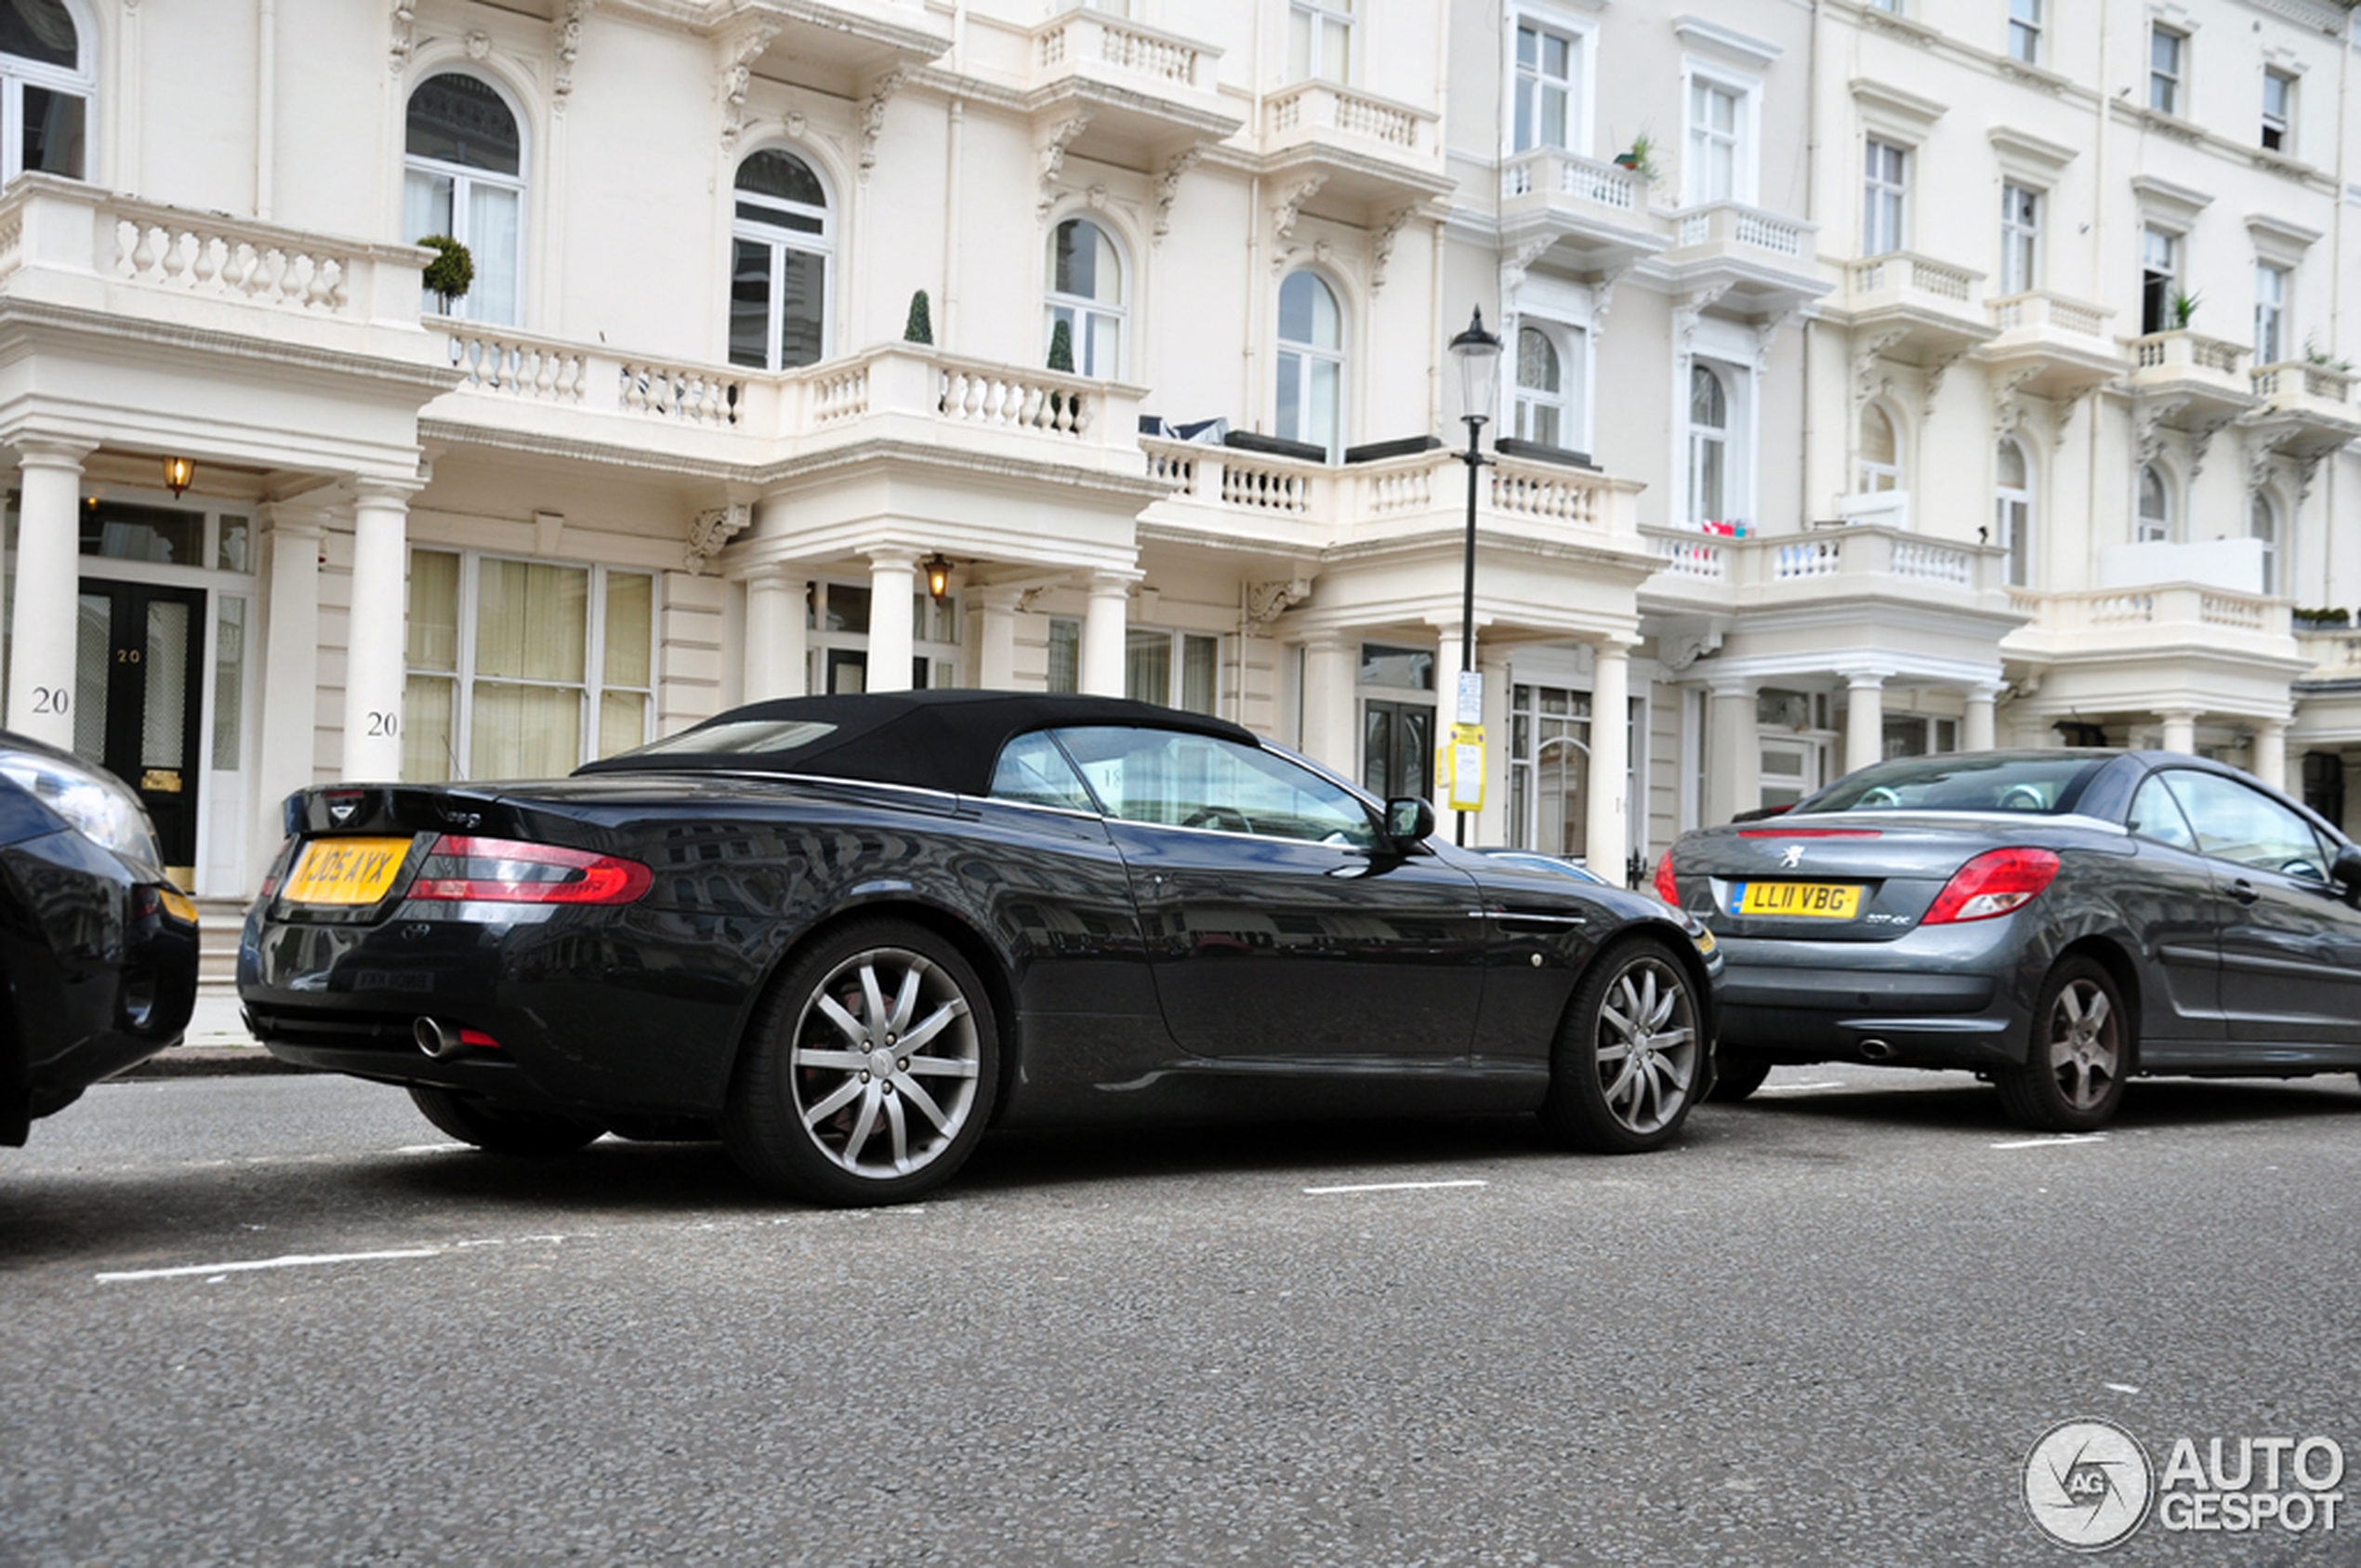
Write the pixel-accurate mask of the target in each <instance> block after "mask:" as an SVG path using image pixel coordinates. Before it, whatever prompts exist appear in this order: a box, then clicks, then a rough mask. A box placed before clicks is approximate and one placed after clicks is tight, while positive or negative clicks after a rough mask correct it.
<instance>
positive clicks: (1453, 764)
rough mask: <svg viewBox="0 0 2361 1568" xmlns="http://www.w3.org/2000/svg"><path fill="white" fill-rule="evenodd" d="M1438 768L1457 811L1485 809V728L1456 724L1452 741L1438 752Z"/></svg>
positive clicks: (1436, 763)
mask: <svg viewBox="0 0 2361 1568" xmlns="http://www.w3.org/2000/svg"><path fill="white" fill-rule="evenodd" d="M1435 766H1436V768H1437V769H1438V770H1440V771H1441V772H1442V774H1443V780H1444V784H1446V785H1448V786H1449V789H1450V799H1451V809H1452V810H1455V811H1481V810H1484V726H1483V725H1481V724H1454V725H1453V726H1451V738H1450V739H1449V740H1447V741H1445V742H1444V743H1443V744H1442V746H1441V748H1440V749H1438V750H1437V752H1436V753H1435Z"/></svg>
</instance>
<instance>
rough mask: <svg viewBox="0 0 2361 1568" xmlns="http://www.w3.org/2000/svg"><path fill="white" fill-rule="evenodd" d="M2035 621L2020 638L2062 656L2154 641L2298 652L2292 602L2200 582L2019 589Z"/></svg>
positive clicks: (2021, 603) (2017, 595)
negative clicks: (2047, 590)
mask: <svg viewBox="0 0 2361 1568" xmlns="http://www.w3.org/2000/svg"><path fill="white" fill-rule="evenodd" d="M2011 600H2012V602H2014V603H2015V604H2016V605H2017V606H2018V607H2019V610H2020V612H2021V613H2025V614H2026V615H2028V616H2030V617H2031V624H2030V625H2029V626H2026V627H2025V629H2024V631H2023V633H2022V634H2021V635H2022V636H2024V637H2025V638H2026V639H2029V640H2031V641H2035V642H2038V643H2039V644H2042V645H2044V646H2046V647H2049V648H2052V649H2055V650H2057V651H2061V652H2065V651H2078V650H2087V649H2092V648H2105V647H2133V646H2144V645H2148V644H2157V645H2163V644H2175V645H2178V644H2196V645H2200V646H2209V647H2216V648H2223V649H2235V650H2247V651H2256V650H2261V651H2267V652H2275V653H2278V654H2282V655H2288V654H2291V653H2292V652H2293V638H2294V633H2293V629H2292V626H2291V624H2290V621H2289V615H2288V602H2287V600H2280V599H2266V598H2264V597H2262V595H2259V594H2242V593H2230V592H2226V591H2224V590H2223V589H2220V588H2214V587H2209V586H2205V585H2203V584H2199V583H2158V584H2153V585H2147V586H2139V587H2123V588H2097V589H2091V590H2088V591H2084V592H2079V593H2037V592H2033V591H2030V590H2026V589H2016V590H2014V591H2013V592H2012V593H2011Z"/></svg>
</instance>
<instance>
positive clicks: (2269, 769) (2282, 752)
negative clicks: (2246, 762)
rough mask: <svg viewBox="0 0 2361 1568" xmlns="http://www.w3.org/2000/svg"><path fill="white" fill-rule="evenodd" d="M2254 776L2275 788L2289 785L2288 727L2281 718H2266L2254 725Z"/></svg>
mask: <svg viewBox="0 0 2361 1568" xmlns="http://www.w3.org/2000/svg"><path fill="white" fill-rule="evenodd" d="M2253 772H2254V776H2255V777H2256V778H2258V779H2261V780H2262V782H2263V783H2264V784H2269V785H2270V786H2271V787H2272V788H2273V789H2276V790H2285V789H2286V788H2287V787H2288V727H2287V724H2286V723H2285V722H2284V721H2282V720H2280V719H2275V718H2274V719H2265V720H2264V721H2263V722H2262V723H2260V724H2257V725H2256V726H2255V727H2254V768H2253Z"/></svg>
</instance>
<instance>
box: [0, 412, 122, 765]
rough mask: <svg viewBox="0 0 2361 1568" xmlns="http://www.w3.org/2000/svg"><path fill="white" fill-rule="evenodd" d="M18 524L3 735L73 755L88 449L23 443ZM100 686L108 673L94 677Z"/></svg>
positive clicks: (75, 444)
mask: <svg viewBox="0 0 2361 1568" xmlns="http://www.w3.org/2000/svg"><path fill="white" fill-rule="evenodd" d="M16 446H17V458H18V462H19V463H20V466H21V467H22V468H23V470H24V477H23V479H22V481H20V483H21V489H22V499H21V500H20V503H19V513H18V519H17V577H16V584H15V591H16V600H15V608H16V615H15V620H14V622H13V624H12V626H11V628H10V633H9V659H8V728H9V729H11V730H14V731H16V732H17V733H18V734H20V735H25V736H29V737H31V738H32V739H33V740H36V741H46V742H47V743H48V744H51V745H53V746H57V747H59V748H60V749H62V750H66V751H72V750H73V705H74V703H75V702H76V701H77V700H78V696H77V690H76V688H75V685H74V658H73V656H74V648H75V644H76V640H77V639H76V637H75V630H76V626H75V623H76V617H77V614H78V613H79V599H78V596H77V594H76V587H77V584H78V580H79V573H80V570H81V566H80V561H79V559H78V558H79V555H80V552H81V548H82V522H81V510H82V460H83V459H84V458H85V457H87V456H89V455H90V454H91V453H93V452H95V451H97V450H98V448H97V447H96V446H95V445H94V444H93V443H91V442H89V441H53V440H50V439H48V438H46V437H32V436H27V437H25V438H23V439H21V440H20V441H18V442H17V443H16ZM99 673H100V675H101V678H103V676H104V674H105V672H104V671H101V672H99Z"/></svg>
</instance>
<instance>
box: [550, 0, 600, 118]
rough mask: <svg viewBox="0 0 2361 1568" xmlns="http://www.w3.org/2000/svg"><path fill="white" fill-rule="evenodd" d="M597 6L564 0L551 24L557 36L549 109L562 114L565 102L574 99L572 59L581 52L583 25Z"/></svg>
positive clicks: (596, 0)
mask: <svg viewBox="0 0 2361 1568" xmlns="http://www.w3.org/2000/svg"><path fill="white" fill-rule="evenodd" d="M598 3H599V0H565V7H564V9H562V10H561V11H560V12H559V13H558V20H556V21H555V22H554V23H552V24H551V25H552V26H553V27H554V28H555V29H556V31H557V35H558V72H557V79H556V81H555V83H554V84H553V85H552V86H551V87H550V89H549V91H550V106H551V107H552V108H554V109H556V110H557V111H558V112H560V113H561V114H562V113H563V112H565V107H566V103H567V100H568V99H571V98H573V96H574V56H575V55H577V54H579V53H580V52H581V50H582V24H583V22H584V21H586V20H588V18H589V15H590V11H591V8H592V7H595V6H596V5H597V4H598Z"/></svg>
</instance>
